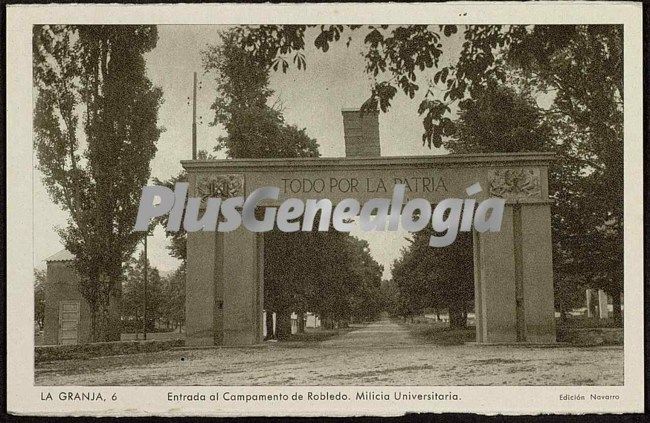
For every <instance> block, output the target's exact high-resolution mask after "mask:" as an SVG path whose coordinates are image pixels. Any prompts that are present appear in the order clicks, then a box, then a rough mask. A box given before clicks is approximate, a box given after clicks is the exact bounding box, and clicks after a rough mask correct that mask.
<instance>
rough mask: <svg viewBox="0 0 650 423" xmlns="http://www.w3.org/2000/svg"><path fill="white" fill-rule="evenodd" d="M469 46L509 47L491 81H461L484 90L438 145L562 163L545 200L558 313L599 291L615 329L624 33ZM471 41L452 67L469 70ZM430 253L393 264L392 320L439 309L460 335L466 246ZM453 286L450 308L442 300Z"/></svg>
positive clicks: (531, 31) (556, 33)
mask: <svg viewBox="0 0 650 423" xmlns="http://www.w3.org/2000/svg"><path fill="white" fill-rule="evenodd" d="M479 34H483V35H479ZM488 35H489V36H488ZM465 38H466V39H467V40H469V41H471V42H472V43H475V42H476V40H484V41H485V42H486V43H487V48H485V49H483V50H482V51H483V53H484V54H486V52H494V50H493V49H492V50H491V48H493V47H494V46H495V43H496V44H497V45H499V43H501V42H502V43H503V47H506V48H503V49H501V50H500V51H499V54H498V55H496V56H494V57H493V58H492V59H491V60H490V66H491V67H490V68H485V69H488V70H490V72H492V73H493V77H487V76H485V75H480V76H479V75H474V74H470V75H466V78H468V79H469V80H471V81H472V82H473V83H474V84H476V83H477V82H479V81H481V82H480V84H478V86H477V87H474V88H473V89H472V90H471V91H472V92H471V98H468V99H464V100H462V101H460V102H459V104H458V110H459V111H458V116H457V118H456V119H454V120H452V121H451V123H450V124H449V125H448V126H447V127H446V128H447V131H448V132H447V133H446V135H447V137H446V138H445V139H444V140H443V145H444V146H445V147H446V148H447V149H448V150H450V151H451V152H453V153H492V152H524V151H552V152H555V153H556V155H557V157H558V162H559V163H557V164H556V165H554V166H552V168H551V172H550V175H549V191H550V194H551V197H552V198H553V199H554V200H555V204H554V207H552V233H553V265H554V281H555V303H556V308H557V309H558V310H559V311H560V312H561V315H562V316H563V317H565V316H566V313H567V312H568V311H569V310H570V309H571V308H574V307H580V306H583V305H584V289H585V288H588V287H595V288H599V289H603V290H605V291H606V292H608V293H609V294H610V295H611V296H612V298H613V303H614V307H613V310H614V314H613V318H614V320H615V321H616V322H618V323H621V322H622V319H621V304H620V293H621V292H622V290H623V239H622V235H623V233H622V228H623V214H622V211H623V210H622V200H623V195H622V183H623V174H622V170H623V168H622V166H623V150H622V147H623V143H622V141H623V139H622V125H623V123H622V116H623V108H622V101H623V92H622V73H621V72H622V57H621V44H622V33H621V28H620V27H616V26H608V27H580V26H560V27H545V26H537V27H532V28H527V29H522V28H514V29H512V28H511V29H508V30H500V29H489V28H481V27H479V28H469V29H467V31H466V34H465ZM472 43H470V44H466V47H465V48H464V50H463V53H462V54H461V59H460V60H459V63H458V64H457V68H456V69H463V68H465V67H466V66H469V63H468V62H466V59H463V58H464V57H465V56H464V55H465V53H468V52H470V51H472V49H468V48H467V45H472ZM473 48H474V47H473ZM499 69H501V70H502V73H501V74H499V73H498V72H497V70H499ZM457 72H458V71H457ZM459 81H460V82H459ZM462 81H464V79H457V80H456V81H455V82H454V83H462ZM452 85H453V84H452ZM540 97H542V98H543V97H546V99H547V100H550V99H552V101H551V105H550V106H549V107H540V105H539V104H538V102H537V101H536V100H535V99H536V98H537V99H539V98H540ZM605 187H607V188H605ZM426 244H427V239H425V238H424V237H422V236H421V234H416V235H415V236H414V239H413V242H412V244H411V245H410V246H409V247H408V248H406V249H405V250H404V251H403V253H402V257H401V258H400V259H399V260H397V261H396V262H395V263H394V266H393V278H394V281H393V283H394V285H396V286H397V287H399V292H398V295H397V296H395V295H393V297H392V298H393V301H394V302H395V304H396V306H394V307H393V310H396V311H397V312H398V313H399V314H404V315H408V314H412V313H418V312H421V311H422V310H423V309H424V308H427V307H433V308H438V307H440V306H441V305H442V306H443V307H444V308H448V309H449V312H450V322H451V323H452V324H457V325H464V324H465V322H464V319H463V320H461V321H457V320H454V319H453V316H454V314H455V312H454V310H456V309H457V308H458V307H460V308H461V309H467V308H468V307H471V305H470V301H468V298H471V292H472V289H473V288H472V285H473V278H472V273H471V271H468V270H471V264H472V260H471V258H472V257H471V240H466V241H465V242H457V243H456V244H454V245H452V246H450V247H447V248H445V249H441V250H436V251H433V252H431V251H427V252H426V253H425V252H424V249H425V246H426ZM465 244H466V245H465ZM458 258H462V260H460V261H459V260H457V259H458ZM441 268H444V269H445V271H444V273H443V274H441V273H440V270H439V269H441ZM450 279H453V280H454V286H450V285H449V282H450ZM451 288H453V289H454V296H452V297H451V298H450V297H449V296H448V295H446V294H447V293H448V292H449V291H448V289H451Z"/></svg>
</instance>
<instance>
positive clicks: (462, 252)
mask: <svg viewBox="0 0 650 423" xmlns="http://www.w3.org/2000/svg"><path fill="white" fill-rule="evenodd" d="M432 233H433V231H432V229H431V228H426V229H425V230H423V231H420V232H416V233H414V234H413V240H412V242H411V243H410V244H409V245H408V246H406V247H404V248H403V249H402V254H401V257H399V258H398V259H397V260H395V262H394V263H393V267H392V275H393V284H394V285H395V286H396V287H397V288H398V292H399V294H398V295H397V296H394V297H393V301H397V304H396V305H394V307H395V309H396V311H397V313H398V314H400V315H402V316H412V315H415V314H420V313H422V312H423V311H424V310H425V309H430V308H433V309H436V310H443V309H446V310H447V311H448V312H449V322H450V325H451V326H453V327H462V326H465V324H466V321H467V312H468V311H469V310H470V309H471V308H472V307H473V298H474V271H473V266H472V265H471V263H472V262H473V259H472V253H473V250H472V238H471V234H467V233H459V235H458V238H457V239H456V241H455V242H454V243H453V244H451V245H449V246H447V247H444V248H435V249H433V248H431V247H430V246H429V237H430V236H431V235H432Z"/></svg>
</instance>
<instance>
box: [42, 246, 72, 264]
mask: <svg viewBox="0 0 650 423" xmlns="http://www.w3.org/2000/svg"><path fill="white" fill-rule="evenodd" d="M72 260H74V255H73V254H72V253H71V252H70V251H68V250H66V249H63V250H61V251H59V252H58V253H56V254H53V255H51V256H49V257H48V258H46V259H45V261H46V262H50V261H72Z"/></svg>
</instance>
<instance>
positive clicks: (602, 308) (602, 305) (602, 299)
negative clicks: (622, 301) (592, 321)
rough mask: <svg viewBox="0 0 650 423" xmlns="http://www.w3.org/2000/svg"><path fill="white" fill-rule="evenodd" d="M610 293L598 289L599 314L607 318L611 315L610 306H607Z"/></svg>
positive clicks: (602, 317)
mask: <svg viewBox="0 0 650 423" xmlns="http://www.w3.org/2000/svg"><path fill="white" fill-rule="evenodd" d="M608 303H609V301H608V295H607V293H606V292H605V291H603V290H602V289H599V290H598V316H599V317H600V318H601V319H607V318H608V317H609V308H608V307H607V305H608Z"/></svg>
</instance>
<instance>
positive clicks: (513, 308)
mask: <svg viewBox="0 0 650 423" xmlns="http://www.w3.org/2000/svg"><path fill="white" fill-rule="evenodd" d="M550 218H551V217H550V206H549V205H548V204H544V203H529V204H514V205H512V204H507V205H506V208H505V210H504V214H503V221H502V224H501V231H500V232H495V233H489V232H485V233H482V234H479V233H475V234H474V287H475V303H476V307H475V314H476V341H477V342H478V343H510V342H531V343H550V342H555V308H554V304H553V301H554V297H553V267H552V253H551V227H550Z"/></svg>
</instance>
